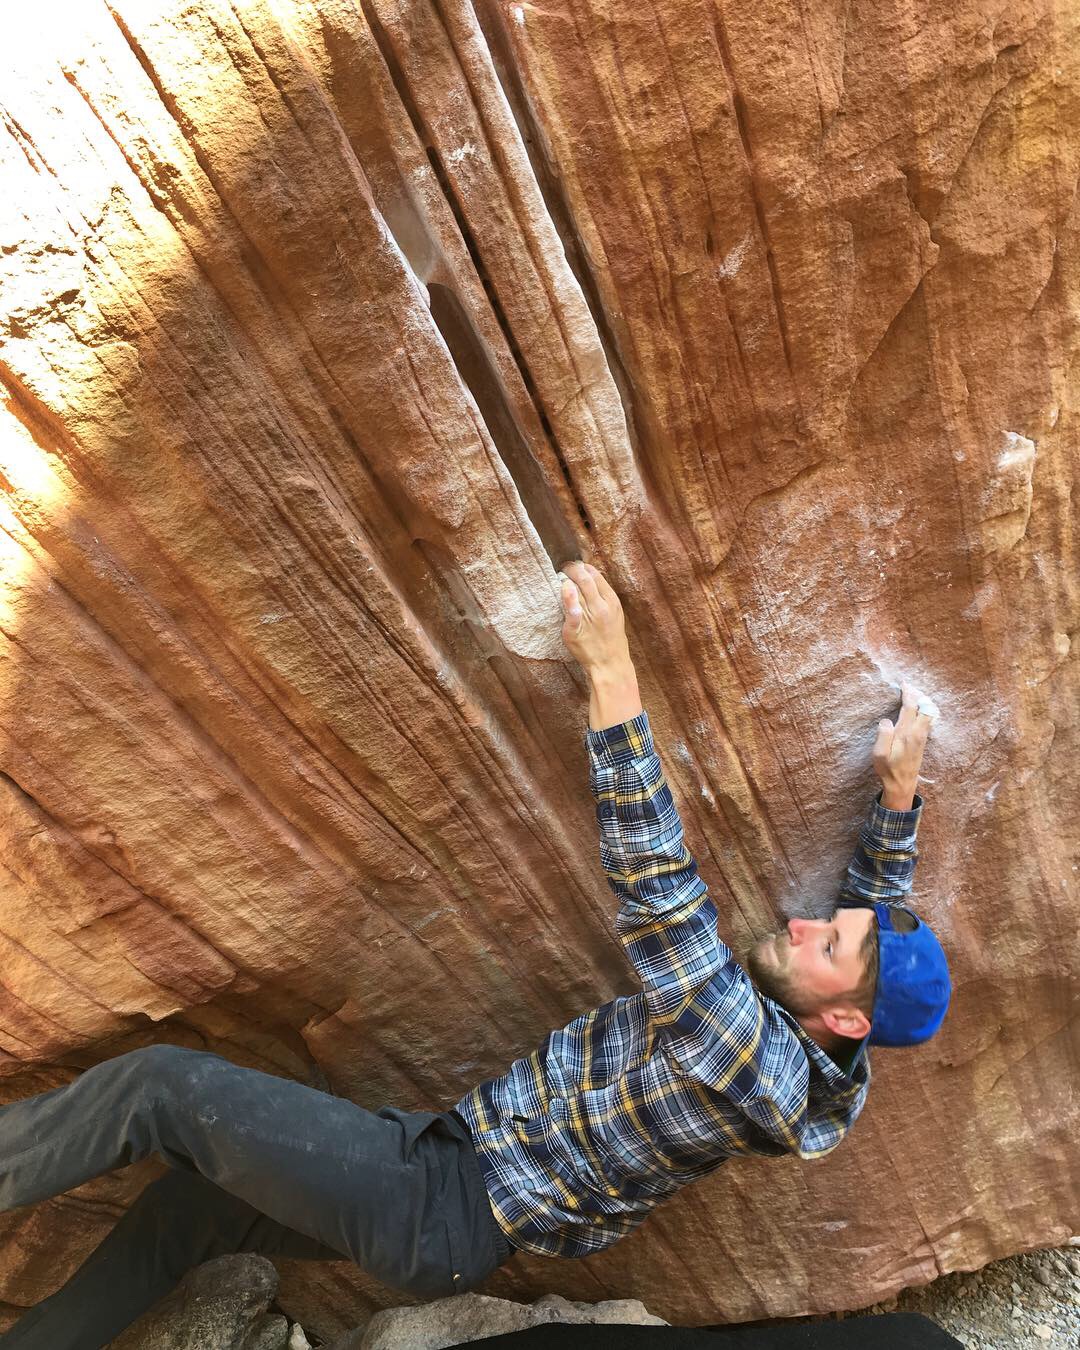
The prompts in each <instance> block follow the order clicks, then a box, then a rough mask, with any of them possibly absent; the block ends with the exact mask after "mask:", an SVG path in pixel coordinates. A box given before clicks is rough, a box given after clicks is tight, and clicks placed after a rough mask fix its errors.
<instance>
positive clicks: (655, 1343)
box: [472, 1313, 963, 1350]
mask: <svg viewBox="0 0 1080 1350" xmlns="http://www.w3.org/2000/svg"><path fill="white" fill-rule="evenodd" d="M472 1344H473V1345H475V1346H478V1347H479V1346H482V1347H483V1350H503V1347H505V1350H963V1345H962V1343H961V1342H960V1341H958V1340H957V1339H956V1338H955V1337H954V1336H950V1335H949V1334H948V1332H946V1331H942V1329H941V1328H940V1327H939V1326H937V1324H936V1323H934V1322H931V1321H930V1319H929V1318H927V1317H923V1316H922V1314H921V1313H882V1314H880V1315H878V1316H874V1317H845V1318H844V1320H843V1321H842V1322H800V1323H797V1324H795V1325H793V1326H779V1327H724V1328H722V1329H717V1330H712V1331H707V1330H704V1329H702V1328H698V1327H635V1326H618V1325H615V1326H568V1325H567V1324H566V1323H563V1322H551V1323H548V1324H547V1325H546V1326H542V1327H530V1328H529V1330H528V1331H513V1332H510V1333H509V1335H506V1336H488V1337H485V1338H484V1339H483V1340H480V1341H473V1342H472Z"/></svg>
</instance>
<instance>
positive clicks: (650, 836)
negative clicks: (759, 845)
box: [587, 713, 809, 1150]
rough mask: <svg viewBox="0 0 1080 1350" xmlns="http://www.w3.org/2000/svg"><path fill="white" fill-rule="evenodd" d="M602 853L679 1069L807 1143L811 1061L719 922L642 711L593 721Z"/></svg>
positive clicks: (779, 1137) (624, 929)
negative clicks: (601, 726) (609, 721)
mask: <svg viewBox="0 0 1080 1350" xmlns="http://www.w3.org/2000/svg"><path fill="white" fill-rule="evenodd" d="M587 743H588V748H589V761H590V768H589V781H590V786H591V787H592V791H593V795H594V797H595V798H596V817H597V822H598V824H599V827H600V859H601V862H602V864H603V867H604V871H605V872H606V873H607V878H608V882H609V884H610V886H611V889H612V890H613V891H614V893H615V895H616V897H617V898H618V901H619V913H618V918H617V919H616V924H615V927H616V931H617V933H618V936H619V940H620V942H621V943H622V945H623V947H624V949H625V951H626V953H627V955H628V956H629V958H630V960H631V962H632V963H633V966H634V968H635V970H636V971H637V973H638V976H639V977H640V979H641V982H642V986H643V988H644V993H645V1002H646V1006H647V1008H648V1010H649V1015H650V1018H651V1019H652V1021H653V1023H654V1025H656V1026H658V1028H659V1029H660V1030H661V1031H662V1032H663V1033H664V1044H665V1046H666V1047H667V1053H668V1055H669V1057H670V1058H671V1059H672V1060H673V1061H674V1062H675V1063H676V1064H677V1065H678V1066H679V1067H680V1068H681V1070H682V1071H683V1072H684V1073H686V1074H688V1075H689V1076H690V1077H692V1078H694V1079H696V1080H697V1081H698V1082H700V1083H702V1084H704V1085H705V1086H706V1087H708V1088H710V1089H711V1090H712V1091H715V1092H718V1093H721V1094H722V1095H723V1096H724V1097H725V1098H727V1099H728V1100H729V1101H730V1102H732V1103H733V1104H735V1105H737V1106H738V1107H739V1109H740V1110H742V1111H743V1112H745V1113H746V1115H747V1116H748V1118H749V1119H750V1120H751V1121H753V1123H754V1124H756V1125H757V1126H758V1127H759V1129H761V1130H762V1131H763V1132H764V1134H766V1135H768V1136H771V1138H772V1139H773V1140H774V1141H775V1143H776V1144H777V1145H778V1146H779V1148H780V1149H781V1150H790V1149H796V1150H797V1149H798V1147H799V1143H798V1140H799V1137H800V1130H801V1125H802V1123H803V1122H804V1121H805V1115H806V1093H807V1081H808V1076H809V1069H808V1065H807V1061H806V1056H805V1053H804V1051H803V1050H802V1047H801V1046H800V1044H799V1041H798V1038H797V1037H796V1035H795V1034H794V1032H793V1031H792V1029H791V1028H790V1026H788V1024H787V1023H786V1021H785V1020H784V1017H783V1016H782V1015H781V1013H780V1012H779V1010H778V1009H777V1007H776V1005H775V1004H773V1003H772V1002H771V1001H770V1000H768V999H761V998H759V996H758V994H757V992H756V990H755V989H754V986H753V983H752V982H751V980H750V977H749V976H748V975H747V974H746V972H745V971H744V970H743V969H742V967H741V966H740V965H739V964H738V962H737V961H736V960H735V958H734V956H733V954H732V952H731V949H730V948H729V947H728V946H727V945H726V943H724V942H723V941H722V940H721V938H720V935H719V933H718V932H717V914H716V908H715V906H714V905H713V902H712V900H711V899H710V897H709V893H708V888H707V887H706V885H705V883H704V882H703V881H702V879H701V877H700V876H699V875H698V870H697V865H696V864H695V862H694V860H693V858H692V857H691V855H690V852H689V850H688V849H687V847H686V844H685V842H684V839H683V828H682V822H681V820H680V819H679V813H678V811H677V810H676V807H675V803H674V802H673V800H672V797H671V792H670V790H669V788H668V786H667V783H666V781H665V779H664V774H663V770H662V769H661V767H660V760H659V758H658V756H657V754H656V751H655V748H654V746H653V741H652V735H651V732H650V728H649V721H648V715H647V714H645V713H642V714H640V716H638V717H635V718H633V719H632V720H631V721H629V722H623V723H621V724H620V725H619V726H615V727H608V728H606V729H605V730H603V731H591V730H590V731H589V733H588V736H587Z"/></svg>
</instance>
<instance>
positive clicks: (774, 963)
mask: <svg viewBox="0 0 1080 1350" xmlns="http://www.w3.org/2000/svg"><path fill="white" fill-rule="evenodd" d="M746 968H747V970H748V971H749V972H750V976H751V978H752V979H753V981H754V983H755V984H756V985H757V987H758V989H759V990H760V991H761V992H762V993H763V994H765V995H766V997H768V998H771V999H775V1001H776V1002H777V1003H779V1004H780V1005H781V1006H782V1007H784V1008H786V1009H787V1010H788V1012H790V1013H794V1015H795V1016H796V1017H797V1018H798V1019H799V1022H800V1024H801V1025H802V1027H803V1028H804V1030H806V1031H807V1032H808V1033H809V1034H810V1035H811V1036H813V1038H814V1039H815V1040H816V1041H818V1042H819V1043H820V1044H821V1045H824V1046H825V1047H826V1048H829V1047H830V1045H831V1044H832V1043H833V1042H835V1041H838V1040H840V1039H847V1040H854V1041H861V1040H862V1039H863V1037H864V1036H866V1035H867V1034H868V1033H869V1031H870V1019H871V1015H872V1013H873V1007H874V990H875V987H876V984H877V973H878V940H877V917H876V916H875V914H874V911H873V910H872V909H861V910H860V909H837V910H836V911H835V912H834V913H833V914H832V915H831V917H829V918H828V919H797V918H796V919H789V920H788V922H787V926H786V927H785V928H783V929H781V930H780V931H779V932H777V933H770V934H768V936H767V937H763V938H761V939H759V941H757V942H756V943H755V944H754V946H753V947H752V948H751V949H750V952H749V954H748V956H747V958H746Z"/></svg>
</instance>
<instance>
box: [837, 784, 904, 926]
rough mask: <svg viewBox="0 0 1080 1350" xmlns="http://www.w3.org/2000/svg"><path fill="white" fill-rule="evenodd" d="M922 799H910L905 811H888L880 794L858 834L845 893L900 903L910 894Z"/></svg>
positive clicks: (893, 808)
mask: <svg viewBox="0 0 1080 1350" xmlns="http://www.w3.org/2000/svg"><path fill="white" fill-rule="evenodd" d="M922 805H923V804H922V798H921V797H919V796H917V795H914V794H913V795H912V796H911V797H909V798H908V808H907V809H906V810H901V809H899V808H895V807H890V806H889V805H888V804H887V802H886V800H885V793H884V791H883V792H882V797H881V801H880V802H877V801H875V802H874V803H873V805H872V806H871V807H870V811H869V813H868V815H867V818H866V820H865V821H864V823H863V826H862V829H861V830H860V831H859V842H858V844H857V846H856V849H855V853H854V856H853V857H852V859H851V862H850V863H849V864H848V869H847V879H846V883H845V886H844V891H845V893H846V894H847V895H849V896H852V897H858V898H860V899H862V900H884V901H890V900H900V899H902V898H903V897H904V896H905V895H907V893H908V892H909V891H910V890H911V885H912V881H913V879H914V875H915V863H916V860H917V859H918V856H919V850H918V843H917V834H918V829H919V818H920V816H921V814H922Z"/></svg>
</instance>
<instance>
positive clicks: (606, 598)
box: [562, 562, 630, 673]
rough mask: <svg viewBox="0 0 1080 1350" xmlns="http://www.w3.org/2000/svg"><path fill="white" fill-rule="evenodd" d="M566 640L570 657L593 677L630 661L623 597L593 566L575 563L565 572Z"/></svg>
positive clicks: (564, 639) (564, 610)
mask: <svg viewBox="0 0 1080 1350" xmlns="http://www.w3.org/2000/svg"><path fill="white" fill-rule="evenodd" d="M563 576H564V577H566V578H568V580H566V581H564V582H563V583H562V602H563V614H564V615H565V620H566V621H565V622H564V624H563V630H562V637H563V642H565V643H566V649H567V651H569V653H570V655H571V656H573V657H574V658H575V659H576V660H577V661H580V662H581V664H582V665H583V666H584V667H585V669H586V670H587V671H589V672H590V673H591V672H592V671H593V670H602V669H605V668H608V669H610V668H613V667H615V666H618V665H620V664H623V663H625V662H628V661H629V660H630V647H629V645H628V643H627V641H626V623H625V621H624V619H623V610H622V605H621V604H620V603H619V597H618V596H617V595H616V594H615V592H614V591H613V590H612V589H611V587H610V586H609V585H608V583H607V581H606V580H605V579H604V577H603V576H602V575H601V573H600V571H599V570H598V569H597V568H595V567H593V566H592V564H591V563H583V562H571V563H567V564H566V566H565V567H564V568H563Z"/></svg>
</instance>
